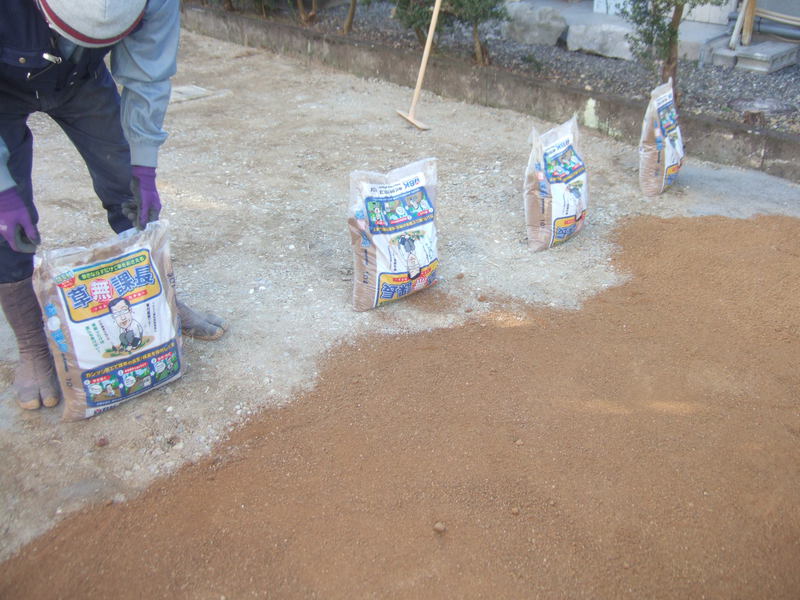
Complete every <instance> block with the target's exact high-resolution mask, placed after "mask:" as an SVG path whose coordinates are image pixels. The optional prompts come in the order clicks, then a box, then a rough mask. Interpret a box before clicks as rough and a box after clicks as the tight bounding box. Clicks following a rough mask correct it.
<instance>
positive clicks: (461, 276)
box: [456, 273, 464, 279]
mask: <svg viewBox="0 0 800 600" xmlns="http://www.w3.org/2000/svg"><path fill="white" fill-rule="evenodd" d="M456 279H464V274H463V273H459V274H458V275H456Z"/></svg>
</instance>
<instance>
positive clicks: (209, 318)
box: [177, 300, 228, 341]
mask: <svg viewBox="0 0 800 600" xmlns="http://www.w3.org/2000/svg"><path fill="white" fill-rule="evenodd" d="M177 304H178V316H179V317H180V320H181V332H182V333H183V335H185V336H188V337H190V338H194V339H196V340H205V341H213V340H218V339H219V338H221V337H222V336H223V335H225V332H226V331H227V330H228V324H227V323H226V322H225V321H224V320H223V319H220V318H219V317H218V316H216V315H212V314H209V313H203V312H198V311H196V310H194V309H191V308H189V307H188V306H186V304H184V303H183V302H181V301H180V300H178V301H177Z"/></svg>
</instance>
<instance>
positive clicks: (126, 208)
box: [122, 165, 161, 229]
mask: <svg viewBox="0 0 800 600" xmlns="http://www.w3.org/2000/svg"><path fill="white" fill-rule="evenodd" d="M131 175H132V177H131V191H132V192H133V200H131V201H130V202H126V203H125V204H123V205H122V214H123V215H125V216H126V217H128V219H130V220H131V223H133V226H134V227H136V229H144V228H145V227H147V224H148V223H150V222H151V221H158V213H160V212H161V198H159V196H158V190H157V189H156V168H155V167H139V166H136V165H134V166H133V167H131Z"/></svg>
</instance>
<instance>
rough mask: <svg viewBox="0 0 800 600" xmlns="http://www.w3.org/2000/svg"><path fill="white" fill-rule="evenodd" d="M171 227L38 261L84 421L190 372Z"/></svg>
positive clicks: (54, 342) (68, 392) (44, 298)
mask: <svg viewBox="0 0 800 600" xmlns="http://www.w3.org/2000/svg"><path fill="white" fill-rule="evenodd" d="M167 232H168V225H167V223H166V221H156V222H153V223H150V224H149V225H148V226H147V228H146V229H145V230H143V231H136V230H135V229H131V230H128V231H126V232H124V233H121V234H119V235H117V236H115V237H114V238H112V239H110V240H108V241H105V242H101V243H98V244H95V245H93V246H91V247H88V248H64V249H58V250H49V251H46V252H44V253H43V254H42V255H41V256H37V257H36V259H35V268H34V273H33V282H34V289H35V291H36V296H37V297H38V299H39V303H40V304H41V306H42V312H43V314H44V319H45V330H46V332H47V338H48V341H49V344H50V350H51V352H52V353H53V357H54V358H55V363H56V370H57V373H58V380H59V383H60V385H61V392H62V395H63V397H64V414H63V420H65V421H77V420H80V419H86V418H89V417H91V416H94V415H96V414H98V413H101V412H104V411H106V410H108V409H109V408H112V407H114V406H116V405H118V404H120V403H121V402H124V401H126V400H129V399H130V398H133V397H134V396H139V395H141V394H143V393H145V392H148V391H150V390H153V389H155V388H157V387H160V386H161V385H163V384H165V383H167V382H169V381H173V380H175V379H177V378H178V377H180V376H181V374H182V372H183V361H182V343H181V334H180V328H179V327H178V311H177V307H176V304H175V289H174V275H173V271H172V261H171V260H170V256H169V238H168V236H167Z"/></svg>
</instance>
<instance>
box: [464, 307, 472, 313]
mask: <svg viewBox="0 0 800 600" xmlns="http://www.w3.org/2000/svg"><path fill="white" fill-rule="evenodd" d="M464 312H465V313H471V312H472V309H471V308H465V309H464Z"/></svg>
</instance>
